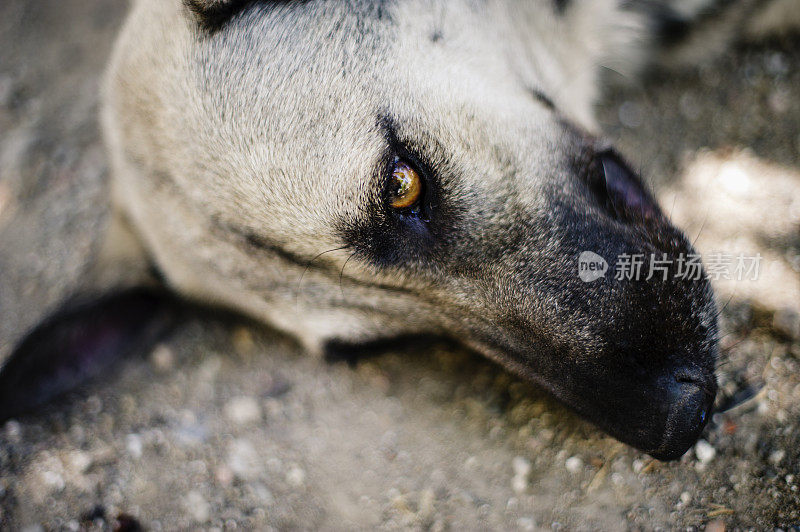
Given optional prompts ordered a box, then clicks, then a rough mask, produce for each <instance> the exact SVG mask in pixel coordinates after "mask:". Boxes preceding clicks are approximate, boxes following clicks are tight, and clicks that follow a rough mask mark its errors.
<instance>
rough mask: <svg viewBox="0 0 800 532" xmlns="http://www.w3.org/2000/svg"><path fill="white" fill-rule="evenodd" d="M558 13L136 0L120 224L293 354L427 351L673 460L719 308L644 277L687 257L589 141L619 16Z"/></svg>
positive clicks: (119, 121)
mask: <svg viewBox="0 0 800 532" xmlns="http://www.w3.org/2000/svg"><path fill="white" fill-rule="evenodd" d="M572 4H573V3H568V2H567V3H565V2H550V1H547V2H545V1H541V2H527V1H520V2H506V3H503V2H488V3H483V2H467V1H465V2H456V1H452V0H447V1H441V2H416V1H410V0H408V1H400V0H398V1H395V2H381V1H375V2H369V1H353V2H325V1H322V0H318V1H314V0H310V1H306V2H299V1H298V2H255V3H252V2H249V3H244V4H243V5H241V6H228V3H227V2H202V1H200V2H193V5H194V7H195V10H196V11H198V12H200V14H201V17H202V16H206V17H208V16H210V15H212V14H215V15H220V14H222V15H221V17H222V18H219V19H216V20H209V19H202V18H201V19H200V20H198V19H197V18H195V17H192V16H191V14H190V12H189V10H188V9H186V8H185V7H184V6H183V5H180V3H179V2H178V0H170V1H169V2H164V0H157V1H156V0H140V2H139V3H138V5H137V7H136V8H135V12H134V14H133V16H132V18H131V20H130V21H129V23H128V27H127V29H126V35H125V37H123V40H122V44H121V45H120V47H119V49H118V52H117V55H116V59H115V66H114V67H113V68H112V71H111V75H110V77H109V80H110V82H109V85H108V87H109V88H108V91H107V92H108V95H109V96H108V100H109V104H108V107H109V110H108V112H107V113H106V128H107V130H109V131H111V133H110V137H111V139H112V140H111V147H112V151H115V152H117V153H116V154H115V156H116V157H118V158H119V160H122V161H123V163H117V164H118V165H122V166H125V167H126V168H135V169H137V174H136V177H135V178H126V177H124V176H123V177H120V176H118V177H117V179H119V180H120V181H122V183H121V184H120V188H122V189H124V190H126V191H127V192H128V195H127V196H126V199H125V200H124V201H127V202H130V204H129V205H127V206H125V209H126V210H127V211H128V216H129V217H130V218H131V219H132V221H133V223H134V225H136V226H137V229H138V231H139V232H140V233H141V234H142V235H143V238H144V240H145V241H146V242H148V245H149V247H150V248H151V250H152V252H153V255H154V258H155V260H156V262H157V263H158V265H159V267H160V268H161V269H162V271H163V273H164V275H165V277H166V278H167V280H168V281H169V282H171V283H172V284H173V285H174V286H175V287H176V288H177V289H179V290H182V291H185V292H187V293H191V294H192V295H198V296H201V297H207V298H213V299H218V300H224V301H226V302H227V303H229V304H233V305H239V306H241V307H242V308H244V309H246V310H247V311H248V312H250V313H252V314H255V315H257V316H258V317H260V318H261V319H263V320H265V321H268V322H270V323H272V324H274V325H277V326H279V327H281V328H283V329H286V330H289V331H291V332H292V333H294V334H296V335H297V336H298V337H299V338H300V339H301V340H302V341H303V342H304V343H306V345H309V346H311V347H312V348H313V347H315V346H317V347H322V348H325V347H327V348H329V349H342V348H344V347H345V346H356V347H357V346H358V345H361V344H364V343H369V342H373V341H379V340H382V339H385V338H391V337H395V336H407V335H414V334H426V335H429V334H434V335H443V336H448V337H451V338H454V339H457V340H458V341H460V342H463V343H465V344H467V345H469V346H471V347H473V348H475V349H477V350H479V351H481V352H483V353H485V354H487V355H488V356H490V357H492V358H493V359H495V360H497V361H499V362H501V363H502V364H504V365H505V366H507V367H508V368H510V369H512V370H513V371H516V372H518V373H520V374H522V375H524V376H525V377H527V378H530V379H532V380H533V381H535V382H537V383H539V384H541V385H542V386H543V387H545V388H547V389H548V390H550V391H551V392H552V393H553V394H554V395H555V396H556V397H558V398H559V399H561V400H562V401H564V402H565V403H567V404H568V405H570V406H571V407H573V408H574V409H575V410H577V411H578V412H580V413H581V414H582V415H584V416H585V417H587V418H588V419H589V420H591V421H593V422H595V423H596V424H597V425H599V426H600V427H602V428H603V429H605V430H606V431H608V432H609V433H611V434H612V435H614V436H615V437H617V438H619V439H620V440H622V441H624V442H627V443H629V444H632V445H634V446H636V447H638V448H640V449H643V450H645V451H647V452H649V453H651V454H652V455H654V456H656V457H660V458H674V457H677V456H680V455H681V454H683V452H685V450H686V449H687V448H688V447H689V446H690V445H691V444H693V443H694V441H695V440H696V438H697V436H698V435H699V433H700V430H701V429H702V427H703V426H704V424H705V421H706V418H707V417H708V414H709V409H710V406H711V402H712V401H713V397H714V394H715V391H716V383H715V378H714V359H715V352H716V314H715V312H716V311H715V305H714V302H713V297H712V294H711V291H710V288H709V286H708V284H707V282H706V281H705V280H697V281H692V280H682V279H676V278H675V277H674V275H673V274H674V273H675V272H674V268H673V269H672V270H670V271H669V272H668V273H669V275H668V277H669V278H668V279H667V280H663V277H662V274H661V273H657V274H656V275H654V276H653V277H652V278H651V279H649V280H646V279H645V277H646V276H647V275H646V274H647V269H646V267H647V261H649V260H650V257H651V255H653V254H655V256H656V257H657V258H659V259H663V258H664V256H663V254H666V258H667V259H668V260H672V261H677V259H678V257H679V256H680V255H681V254H685V255H688V254H690V253H692V249H691V246H690V244H689V242H688V241H687V240H686V238H685V237H684V235H683V234H682V233H681V232H680V231H678V230H677V229H675V228H674V227H673V226H672V225H671V224H670V223H669V221H668V220H667V218H666V217H665V215H664V214H663V213H662V211H661V210H660V209H659V207H658V206H657V205H656V203H655V202H654V201H653V199H652V198H651V196H650V195H649V194H648V193H647V192H646V190H645V189H644V187H643V185H642V184H641V182H640V180H639V178H638V177H636V176H635V175H634V173H633V172H632V171H631V170H630V169H629V168H628V167H627V165H626V164H625V163H624V162H623V161H622V160H621V159H620V157H619V156H617V155H616V154H615V153H614V152H613V151H612V150H610V149H609V148H608V147H607V146H605V145H603V144H601V141H599V140H598V139H597V138H595V137H594V136H592V135H590V134H589V133H587V132H586V131H588V130H589V129H590V128H591V127H592V125H591V123H590V120H591V119H590V116H591V113H590V108H591V107H590V106H591V103H592V97H593V96H594V92H595V89H594V87H595V85H596V81H595V78H594V67H595V64H596V62H597V61H598V60H599V57H598V55H597V54H601V55H602V54H603V53H605V52H607V51H608V50H605V49H603V46H605V44H604V43H606V40H604V35H603V34H604V32H606V31H609V28H613V27H615V26H613V24H614V22H612V21H614V20H615V18H618V17H620V16H621V14H620V13H619V9H618V8H616V7H612V6H615V5H616V2H611V1H608V2H606V1H597V2H584V3H582V7H575V6H574V5H572ZM574 4H577V3H574ZM565 5H566V7H564V6H565ZM225 7H230V8H231V9H230V10H226V9H224V8H225ZM234 7H238V9H233V8H234ZM209 8H211V10H210V11H209ZM590 23H591V24H590ZM612 40H613V39H612ZM177 212H180V213H183V214H176V213H177ZM187 213H188V214H187ZM584 251H592V252H594V253H596V254H599V255H600V256H602V257H604V258H605V259H606V260H607V261H608V263H609V271H608V272H607V274H606V275H605V277H602V278H599V279H597V280H595V281H593V282H584V281H583V280H582V279H581V277H580V276H579V271H578V257H579V256H580V254H581V253H582V252H584ZM639 254H641V255H644V256H645V267H644V268H643V269H642V273H643V275H642V277H641V279H639V280H617V279H616V278H615V270H616V268H617V267H618V266H620V264H621V262H620V261H621V260H623V259H618V257H622V256H625V255H639ZM206 289H207V290H208V292H207V293H204V290H206ZM226 291H227V293H228V294H229V295H228V296H225V295H223V294H222V293H223V292H226ZM230 294H239V295H237V296H232V295H230ZM245 300H246V301H245ZM240 301H241V303H240Z"/></svg>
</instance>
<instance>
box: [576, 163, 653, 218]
mask: <svg viewBox="0 0 800 532" xmlns="http://www.w3.org/2000/svg"><path fill="white" fill-rule="evenodd" d="M591 167H592V168H591V170H590V172H589V177H588V180H587V181H588V185H589V189H590V190H591V191H592V193H593V194H594V196H595V197H596V198H597V200H598V202H599V203H600V205H602V206H603V207H604V208H605V210H606V211H608V212H609V213H610V214H611V215H612V216H614V217H615V218H617V219H619V220H622V221H628V222H630V221H637V220H643V219H648V218H655V217H656V215H657V214H658V212H659V210H658V207H657V205H656V203H655V200H653V198H652V197H651V196H650V193H649V192H647V190H646V189H645V187H644V185H643V184H642V182H641V181H640V180H639V178H638V177H637V176H636V174H635V173H634V172H633V171H632V170H631V169H630V167H629V166H628V165H627V164H626V163H625V162H624V161H623V160H622V158H621V157H620V156H619V155H617V153H616V152H614V151H613V150H604V151H601V152H599V153H598V154H597V155H596V156H595V160H594V163H593V164H592V165H591Z"/></svg>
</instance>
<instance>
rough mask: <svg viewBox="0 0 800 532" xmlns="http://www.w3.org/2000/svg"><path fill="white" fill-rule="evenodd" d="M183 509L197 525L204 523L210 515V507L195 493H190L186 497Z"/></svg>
mask: <svg viewBox="0 0 800 532" xmlns="http://www.w3.org/2000/svg"><path fill="white" fill-rule="evenodd" d="M184 508H185V509H186V512H187V513H188V514H189V515H190V516H191V517H192V519H194V520H195V522H197V523H205V522H206V521H208V518H209V517H210V515H211V507H210V506H209V504H208V502H207V501H206V500H205V499H204V498H203V496H202V495H201V494H200V493H199V492H197V491H190V492H189V493H188V494H187V495H186V500H185V501H184Z"/></svg>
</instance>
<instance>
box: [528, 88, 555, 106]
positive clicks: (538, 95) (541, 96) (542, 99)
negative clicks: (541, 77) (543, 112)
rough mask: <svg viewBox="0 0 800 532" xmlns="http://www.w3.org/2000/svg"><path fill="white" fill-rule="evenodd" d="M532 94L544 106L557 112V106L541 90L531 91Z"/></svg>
mask: <svg viewBox="0 0 800 532" xmlns="http://www.w3.org/2000/svg"><path fill="white" fill-rule="evenodd" d="M530 91H531V94H532V95H533V97H534V98H536V99H537V100H538V101H539V102H540V103H541V104H542V105H544V106H545V107H547V108H548V109H550V110H551V111H556V104H555V102H553V100H551V99H550V98H549V97H548V96H547V95H546V94H545V93H543V92H542V91H540V90H539V89H530Z"/></svg>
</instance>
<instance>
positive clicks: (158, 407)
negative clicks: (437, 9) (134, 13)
mask: <svg viewBox="0 0 800 532" xmlns="http://www.w3.org/2000/svg"><path fill="white" fill-rule="evenodd" d="M124 10H125V2H122V1H120V0H102V1H100V0H3V1H2V2H0V360H2V359H3V358H4V357H5V356H7V355H8V353H9V352H10V350H11V347H12V346H13V344H14V343H15V342H16V341H17V340H19V339H20V337H21V336H22V335H23V334H24V332H25V331H26V330H27V329H29V328H30V327H31V326H33V325H34V324H35V323H37V322H38V321H39V320H40V319H41V318H42V317H43V316H44V315H45V314H46V313H47V312H48V311H50V310H52V309H53V308H54V307H56V306H57V305H58V303H59V302H60V301H61V300H62V299H63V298H64V297H66V296H67V295H69V294H71V293H73V292H75V291H76V290H77V289H79V287H80V286H81V282H82V274H83V272H84V271H85V268H86V265H87V263H88V262H89V261H90V260H91V257H92V255H93V253H94V252H95V251H96V248H97V244H98V238H99V236H100V234H101V231H102V227H103V223H104V221H105V219H106V216H107V210H106V205H105V194H106V186H107V184H106V181H107V177H108V175H107V174H108V165H107V161H106V157H105V154H104V151H103V148H102V146H101V144H100V139H99V132H98V127H97V106H98V81H99V76H100V74H101V72H102V69H103V67H104V64H105V62H106V60H107V58H108V55H109V52H110V49H111V45H112V41H113V38H114V36H115V34H116V31H117V29H118V27H119V24H120V23H121V21H122V17H123V15H124ZM613 86H614V87H617V88H614V89H612V90H609V91H608V94H607V95H606V96H605V97H604V101H603V103H602V106H601V109H600V113H599V114H600V118H601V123H602V124H603V127H604V129H605V131H606V133H607V135H608V136H609V138H610V139H611V140H613V141H615V142H616V143H617V144H618V146H619V147H620V149H621V151H622V153H623V154H624V155H625V156H626V157H627V158H628V159H630V160H631V161H632V162H633V163H634V164H635V165H637V166H638V167H639V169H641V171H642V174H643V175H645V176H647V179H648V180H649V182H650V183H651V185H652V186H653V187H655V189H656V190H657V193H658V196H659V199H660V201H661V204H662V205H663V206H664V208H665V210H667V211H668V212H671V213H672V217H673V218H674V220H675V222H676V223H677V224H678V225H680V226H682V227H684V228H685V229H686V230H687V233H688V234H689V235H690V238H693V239H694V238H696V239H697V245H698V247H699V249H700V251H701V252H703V253H704V254H707V253H713V252H722V253H733V254H739V253H744V254H749V255H755V254H757V253H760V254H761V256H762V257H763V261H762V265H761V268H762V269H761V272H760V275H759V279H758V281H743V282H735V281H725V280H720V282H718V283H716V285H717V286H716V288H717V291H718V294H719V300H720V306H721V307H724V310H723V311H722V316H721V319H722V327H723V333H722V334H723V338H722V345H723V356H722V360H721V361H720V372H719V375H720V384H721V389H722V391H723V395H726V396H735V395H736V393H737V391H739V390H741V389H742V388H745V387H747V386H749V385H763V388H761V391H760V392H759V393H758V395H757V396H756V397H755V398H754V399H752V400H750V401H748V402H746V403H744V404H741V405H740V406H738V407H736V408H734V409H732V410H730V411H728V412H725V413H722V414H716V415H715V416H714V419H713V421H712V423H711V424H710V425H709V427H708V429H707V430H706V432H705V434H704V435H703V440H702V441H701V442H700V443H698V445H697V446H696V447H695V449H694V450H692V451H690V452H689V453H687V455H686V456H684V457H683V459H682V460H680V461H678V462H676V463H669V464H665V463H660V462H656V461H653V460H652V459H650V458H649V457H648V456H646V455H643V454H640V453H638V452H636V451H634V450H633V449H630V448H628V447H626V446H624V445H622V444H619V443H617V442H616V441H614V440H613V439H611V438H609V437H607V436H605V435H604V434H602V433H601V432H599V431H597V430H596V429H594V428H593V427H592V426H590V425H589V424H587V423H584V422H582V421H581V420H579V419H577V418H576V417H575V416H574V415H572V414H571V413H569V412H568V411H566V410H565V409H564V408H562V407H561V406H559V405H558V404H557V403H555V402H554V401H552V400H550V399H549V398H548V397H547V396H545V395H544V394H543V393H542V392H540V391H538V390H536V389H535V388H534V387H532V386H530V385H528V384H526V383H523V382H521V381H519V380H518V379H516V378H515V377H513V376H511V375H509V374H508V373H506V372H505V371H503V370H502V369H500V368H498V367H496V366H495V365H493V364H491V363H489V362H487V361H486V360H484V359H483V358H481V357H479V356H476V355H473V354H471V353H468V352H463V351H460V350H458V349H454V348H452V347H449V346H445V345H441V346H438V345H437V346H432V347H428V348H425V349H404V350H402V351H398V352H392V353H386V354H384V355H381V356H378V357H375V358H371V359H368V360H364V361H361V362H359V363H358V364H356V365H355V367H349V366H347V365H344V364H333V365H330V364H327V363H325V362H323V361H320V360H317V359H313V358H311V357H308V356H305V355H304V354H303V353H302V351H301V350H300V349H299V348H298V347H297V346H296V345H295V344H294V343H292V341H291V340H288V339H286V338H284V337H282V336H278V335H276V334H274V333H271V332H270V331H267V330H264V329H262V328H259V327H256V326H251V325H249V324H247V323H246V322H243V321H238V320H219V319H215V318H213V317H209V316H205V315H200V314H198V315H196V316H192V317H190V319H188V320H187V321H186V322H185V323H183V324H182V325H181V326H180V327H179V328H178V330H177V332H176V333H175V334H174V335H173V336H171V337H170V338H169V339H167V340H166V341H164V342H163V343H161V344H160V345H158V346H157V347H156V348H155V349H154V350H153V351H152V352H151V353H145V354H144V357H143V358H142V359H139V360H134V361H131V363H129V364H127V365H126V366H125V367H123V368H121V369H120V370H119V371H118V372H117V374H116V375H113V376H109V377H108V378H107V379H105V380H104V381H103V382H99V383H96V384H94V385H93V386H91V387H90V388H89V389H88V390H86V391H84V392H82V393H80V394H75V395H74V396H73V397H72V398H70V400H68V401H65V402H64V404H62V405H56V407H55V408H51V409H48V410H46V411H45V412H43V413H42V414H41V415H38V416H35V417H30V418H26V419H20V420H18V421H10V422H7V423H6V424H5V425H3V426H0V529H3V530H20V529H26V530H59V529H68V530H77V529H81V528H89V529H107V528H113V527H117V528H120V529H125V528H124V527H125V526H128V527H134V526H137V525H140V526H142V527H144V528H146V529H154V530H158V529H186V528H195V527H196V528H216V529H223V528H224V529H235V528H237V527H238V528H245V529H252V528H258V529H264V528H269V527H272V528H277V529H286V528H300V529H309V528H327V529H341V528H358V529H364V528H387V529H395V528H419V529H432V530H448V529H453V530H461V529H485V528H492V529H503V530H514V529H519V530H535V529H575V528H581V529H589V528H591V529H622V528H647V529H650V528H658V527H662V528H674V527H695V528H701V527H704V526H705V527H706V529H708V530H711V529H713V530H721V529H724V528H726V527H727V528H733V527H755V528H767V527H772V526H780V527H783V528H788V527H791V526H795V527H796V526H800V493H798V490H799V489H800V488H798V486H800V45H799V44H798V41H797V40H792V39H783V40H775V41H772V42H768V43H761V44H758V45H748V46H740V47H737V48H735V49H733V50H731V52H730V53H728V54H726V55H725V56H723V57H721V58H718V59H715V60H713V61H712V62H711V63H709V64H707V65H704V66H698V67H696V68H689V69H683V70H680V71H669V72H662V73H660V74H654V75H651V76H649V77H648V78H647V79H646V80H645V81H644V82H643V83H641V84H637V85H636V86H635V87H632V86H630V85H628V86H627V87H624V86H623V87H620V84H618V83H615V84H614V85H613ZM128 529H130V528H128Z"/></svg>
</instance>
